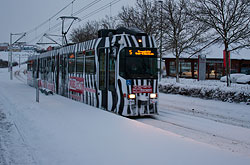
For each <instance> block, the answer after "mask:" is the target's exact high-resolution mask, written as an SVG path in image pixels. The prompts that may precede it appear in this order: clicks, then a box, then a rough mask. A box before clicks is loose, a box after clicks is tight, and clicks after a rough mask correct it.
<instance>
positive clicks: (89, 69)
mask: <svg viewBox="0 0 250 165" xmlns="http://www.w3.org/2000/svg"><path fill="white" fill-rule="evenodd" d="M85 59H86V61H85V73H86V74H95V72H96V70H95V52H94V51H93V50H92V51H88V52H86V57H85Z"/></svg>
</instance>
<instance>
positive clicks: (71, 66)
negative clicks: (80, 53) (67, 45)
mask: <svg viewBox="0 0 250 165" xmlns="http://www.w3.org/2000/svg"><path fill="white" fill-rule="evenodd" d="M72 73H75V55H74V53H72V54H70V55H69V74H72Z"/></svg>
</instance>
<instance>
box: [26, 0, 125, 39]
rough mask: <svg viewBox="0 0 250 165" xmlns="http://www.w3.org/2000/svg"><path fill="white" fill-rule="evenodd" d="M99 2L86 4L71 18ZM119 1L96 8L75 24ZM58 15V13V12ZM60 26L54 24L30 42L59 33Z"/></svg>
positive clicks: (115, 0) (96, 0)
mask: <svg viewBox="0 0 250 165" xmlns="http://www.w3.org/2000/svg"><path fill="white" fill-rule="evenodd" d="M100 1H101V0H94V1H92V2H91V3H89V4H87V5H86V6H84V7H82V8H81V9H79V10H78V11H76V12H74V13H73V14H72V16H75V15H78V14H80V13H82V12H83V11H84V10H86V9H88V8H90V7H92V6H94V5H95V4H97V3H98V2H100ZM120 1H121V0H113V1H111V2H109V3H107V4H105V5H103V6H101V7H100V8H98V9H96V10H94V11H92V12H90V13H88V14H86V15H84V16H83V17H81V18H80V21H78V22H77V23H79V22H81V21H83V20H86V19H87V18H90V17H91V16H93V15H95V14H97V13H99V12H101V11H103V10H105V9H107V8H109V7H110V6H112V5H115V4H116V3H118V2H120ZM72 2H73V1H72ZM70 4H71V3H70ZM58 13H60V12H58ZM54 17H55V16H54ZM54 17H53V18H54ZM60 25H61V23H60V22H59V23H57V24H55V25H54V26H52V27H50V28H49V29H48V30H46V31H44V32H43V33H41V34H40V35H39V36H37V37H35V38H34V39H32V40H31V41H30V42H34V41H35V40H37V39H38V38H40V37H42V36H43V35H44V34H45V33H47V32H48V31H51V32H53V31H59V30H60V29H58V28H57V27H58V26H60ZM56 28H57V29H56Z"/></svg>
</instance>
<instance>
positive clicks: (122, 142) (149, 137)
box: [0, 69, 250, 165]
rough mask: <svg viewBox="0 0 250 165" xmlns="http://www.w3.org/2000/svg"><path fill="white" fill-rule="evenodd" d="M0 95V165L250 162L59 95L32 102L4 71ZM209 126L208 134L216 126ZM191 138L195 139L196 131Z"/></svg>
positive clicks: (229, 164) (28, 93) (29, 90)
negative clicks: (0, 115) (0, 116)
mask: <svg viewBox="0 0 250 165" xmlns="http://www.w3.org/2000/svg"><path fill="white" fill-rule="evenodd" d="M20 73H22V72H20ZM0 94H1V95H0V112H1V113H0V114H2V116H3V117H2V118H1V120H0V126H3V127H4V128H5V129H2V128H1V127H0V140H1V141H0V144H1V145H0V151H1V153H0V155H1V156H0V160H1V161H2V162H1V163H0V165H2V164H3V165H6V163H7V165H10V164H11V165H19V164H24V165H48V164H49V165H69V164H88V165H96V164H109V165H117V164H119V165H127V164H132V165H138V164H143V165H152V164H157V165H166V164H171V165H180V164H185V165H194V164H202V165H211V164H213V165H216V164H218V165H221V164H227V165H235V164H240V165H248V164H249V162H250V156H247V155H245V154H241V153H240V152H238V153H233V152H229V151H226V150H222V149H219V148H218V147H214V146H211V145H208V144H205V143H200V142H199V140H192V139H190V138H184V137H183V136H180V135H182V134H179V135H178V133H177V134H175V133H172V132H175V131H171V129H173V130H177V129H175V128H174V127H173V125H171V126H169V128H171V129H169V130H170V131H165V130H163V129H159V128H156V127H152V126H150V125H146V124H143V123H141V122H138V121H135V120H130V119H128V118H124V117H121V116H118V115H115V114H112V113H109V112H106V111H103V110H101V109H96V108H94V107H91V106H88V105H85V104H83V103H79V102H75V101H73V100H70V99H67V98H65V97H62V96H59V95H53V96H45V95H43V94H40V102H39V103H36V102H35V89H34V88H31V87H30V86H28V85H26V84H25V83H24V82H23V81H20V80H19V79H17V78H16V77H15V76H14V80H12V81H10V80H9V73H8V72H6V70H3V69H0ZM161 110H162V109H161ZM181 115H184V116H186V117H187V116H190V115H186V114H180V117H178V115H177V112H171V113H168V114H167V115H166V116H167V118H169V120H167V121H168V122H172V121H178V120H179V122H181V121H182V119H183V120H184V121H187V119H186V117H183V116H181ZM159 117H161V116H159ZM162 117H164V118H165V116H162ZM171 118H172V121H171V120H170V119H171ZM177 119H178V120H177ZM198 119H201V120H202V121H204V120H208V119H203V118H200V117H198ZM190 121H192V120H190ZM202 121H199V120H197V123H200V122H202ZM208 121H211V120H208ZM208 121H207V124H208V125H209V124H210V123H209V122H208ZM157 122H158V121H157ZM213 122H214V121H213ZM4 123H9V126H10V127H5V125H6V124H4ZM197 123H196V124H197ZM179 124H180V125H181V124H182V123H179ZM7 125H8V124H7ZM192 125H195V124H192ZM164 127H165V126H164ZM208 127H210V128H211V129H212V128H213V127H214V125H211V126H208ZM242 128H243V127H242ZM243 129H247V128H243ZM181 130H182V129H181ZM182 131H183V130H182ZM191 132H192V131H191ZM198 132H199V131H198ZM186 133H188V134H189V135H190V134H191V133H189V131H186ZM194 135H198V136H199V134H198V133H197V132H196V133H194ZM2 151H3V152H2Z"/></svg>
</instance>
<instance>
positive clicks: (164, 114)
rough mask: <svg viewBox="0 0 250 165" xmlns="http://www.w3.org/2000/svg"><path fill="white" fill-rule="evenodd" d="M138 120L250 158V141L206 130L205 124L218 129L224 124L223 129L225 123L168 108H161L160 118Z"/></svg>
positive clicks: (152, 117)
mask: <svg viewBox="0 0 250 165" xmlns="http://www.w3.org/2000/svg"><path fill="white" fill-rule="evenodd" d="M159 107H161V106H159ZM136 120H137V121H140V122H143V123H145V124H149V125H152V126H154V127H157V128H160V129H163V130H166V131H168V132H172V133H175V134H177V135H179V136H181V137H183V138H187V139H192V140H195V141H198V142H202V143H206V144H209V145H212V146H215V147H217V148H220V149H224V150H229V151H231V152H238V153H241V154H244V155H248V156H250V141H245V140H242V139H240V138H239V139H238V138H237V137H230V136H227V134H223V131H222V132H219V131H211V129H207V128H206V124H204V126H203V123H208V124H210V123H213V124H214V125H215V126H216V125H218V127H220V126H221V124H222V125H223V126H222V127H224V126H225V125H226V124H225V123H220V122H216V121H214V120H209V119H205V118H202V117H199V116H192V115H190V114H183V113H181V112H176V111H174V112H173V111H172V110H169V109H168V108H166V106H164V107H161V108H160V110H159V115H158V116H151V117H147V118H139V119H136ZM192 122H193V123H192ZM190 123H191V124H190ZM197 125H200V126H197ZM233 127H235V126H233ZM230 128H231V126H229V127H228V128H227V127H225V129H230ZM244 129H247V128H244ZM228 131H230V130H228ZM232 131H233V130H232ZM225 132H227V131H225Z"/></svg>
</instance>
